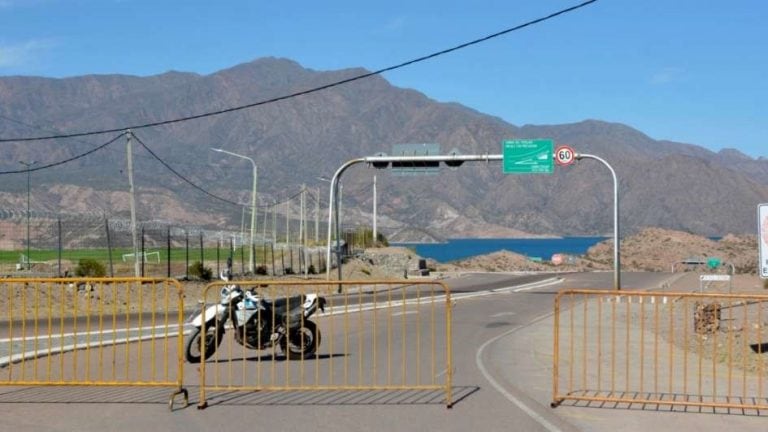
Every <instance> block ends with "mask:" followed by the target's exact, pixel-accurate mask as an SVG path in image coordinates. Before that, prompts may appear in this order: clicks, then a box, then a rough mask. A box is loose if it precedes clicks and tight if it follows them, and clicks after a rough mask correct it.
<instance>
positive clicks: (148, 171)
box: [0, 58, 768, 237]
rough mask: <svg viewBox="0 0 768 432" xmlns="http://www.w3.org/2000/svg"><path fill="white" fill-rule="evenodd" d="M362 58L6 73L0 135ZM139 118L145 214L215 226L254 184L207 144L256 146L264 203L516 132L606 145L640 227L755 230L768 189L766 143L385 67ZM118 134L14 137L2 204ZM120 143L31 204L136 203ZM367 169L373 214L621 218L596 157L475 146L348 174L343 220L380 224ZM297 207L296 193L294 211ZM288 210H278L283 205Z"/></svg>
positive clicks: (250, 86)
mask: <svg viewBox="0 0 768 432" xmlns="http://www.w3.org/2000/svg"><path fill="white" fill-rule="evenodd" d="M365 72H366V71H365V70H362V69H348V70H339V71H314V70H309V69H305V68H303V67H301V66H300V65H298V64H297V63H295V62H293V61H290V60H287V59H274V58H267V59H258V60H255V61H253V62H250V63H246V64H242V65H237V66H235V67H232V68H229V69H226V70H222V71H219V72H216V73H213V74H210V75H196V74H187V73H178V72H170V73H166V74H162V75H157V76H152V77H130V76H120V75H110V76H84V77H74V78H66V79H47V78H37V77H0V137H2V138H9V137H20V136H31V135H32V136H37V135H48V134H50V133H51V132H54V133H55V132H59V131H61V132H72V131H82V130H91V129H109V128H119V127H121V126H127V125H140V124H144V123H150V122H157V121H161V120H166V119H171V118H179V117H184V116H190V115H195V114H199V113H203V112H207V111H213V110H220V109H223V108H227V107H233V106H238V105H244V104H249V103H253V102H256V101H263V100H267V99H270V98H273V97H277V96H282V95H286V94H290V93H294V92H297V91H302V90H305V89H308V88H312V87H315V86H319V85H325V84H328V83H332V82H335V81H338V80H341V79H345V78H350V77H353V76H356V75H359V74H362V73H365ZM512 120H514V119H512ZM134 132H135V133H136V134H137V136H138V137H139V138H140V139H141V140H142V142H144V143H145V144H146V145H147V147H148V148H149V149H151V150H152V152H153V153H154V154H155V155H156V156H158V157H160V158H161V159H162V161H163V162H165V163H166V164H167V166H166V165H163V164H162V163H160V162H159V161H158V160H156V159H155V157H154V156H153V155H151V154H150V153H149V151H148V150H147V149H145V148H143V147H142V145H140V144H139V143H138V142H135V141H134V143H133V145H134V150H133V152H134V171H135V177H136V187H137V190H138V193H137V199H138V202H139V203H138V212H139V219H142V220H150V219H158V218H163V219H173V220H176V221H178V222H179V223H195V224H197V223H199V224H218V225H220V226H219V227H218V228H222V229H226V228H229V229H236V228H237V227H239V225H240V217H241V211H242V205H245V203H248V202H249V199H250V192H251V184H252V183H251V181H252V180H251V173H252V169H251V167H250V166H249V164H248V163H247V162H246V161H243V160H241V159H237V158H233V157H222V155H221V154H220V153H214V152H212V151H211V150H210V148H211V147H222V148H225V149H227V150H229V151H233V152H236V153H239V154H244V155H250V156H253V157H254V158H255V160H256V161H257V165H258V170H259V183H258V185H259V186H258V189H259V195H260V199H259V202H260V205H261V206H265V207H268V206H269V205H271V204H272V203H275V202H281V201H284V200H286V199H287V198H288V197H292V196H294V194H295V192H296V191H298V189H299V188H300V186H301V184H308V185H310V186H311V187H313V188H314V187H315V186H317V187H321V190H322V191H323V192H322V194H321V196H322V200H323V201H326V199H327V198H326V197H327V195H326V193H327V192H326V191H327V184H325V183H320V182H319V181H318V180H317V178H318V177H319V176H326V177H327V176H330V175H331V174H332V173H333V172H334V171H335V170H336V169H337V168H338V167H339V166H340V165H341V164H342V163H344V162H345V161H348V160H350V159H353V158H357V157H360V156H365V155H373V154H376V153H378V152H385V153H390V154H391V153H392V149H393V146H394V145H395V144H403V143H439V144H440V145H441V146H442V147H441V148H442V151H443V152H448V151H451V150H452V149H458V150H459V151H460V152H462V153H465V154H485V153H490V154H498V153H499V152H500V148H501V144H500V143H501V141H502V140H505V139H512V138H552V139H554V140H555V141H556V142H557V143H567V144H570V145H572V146H573V147H574V148H575V149H576V150H577V151H578V152H581V153H591V154H596V155H599V156H601V157H603V158H604V159H606V160H607V161H609V162H610V163H611V164H612V166H613V167H614V168H615V169H616V171H617V174H618V177H619V181H620V195H621V198H620V200H621V210H622V226H623V228H624V229H625V230H627V231H626V232H629V233H632V232H637V231H638V230H639V229H641V227H644V226H658V227H663V228H668V229H676V230H687V231H690V232H693V233H696V234H700V235H707V236H711V235H723V234H724V233H728V232H733V233H747V232H752V231H753V229H754V220H753V219H754V207H755V205H756V204H757V203H758V202H768V160H765V159H752V158H749V157H747V156H745V155H743V154H741V153H739V152H738V151H736V150H727V151H723V152H720V153H713V152H711V151H708V150H705V149H703V148H701V147H697V146H694V145H689V144H680V143H673V142H668V141H657V140H654V139H652V138H650V137H648V136H646V135H644V134H643V133H642V132H640V131H637V130H634V129H632V128H631V127H628V126H625V125H620V124H615V123H608V122H603V121H596V120H587V121H583V122H579V123H574V124H566V125H549V126H534V125H526V126H522V127H518V126H515V125H513V124H510V123H506V122H504V121H502V120H501V119H498V118H495V117H491V116H488V115H484V114H482V113H479V112H476V111H474V110H471V109H469V108H466V107H464V106H461V105H459V104H455V103H439V102H437V101H434V100H431V99H429V98H428V97H426V96H425V95H423V94H421V93H419V92H417V91H414V90H410V89H403V88H397V87H394V86H392V85H391V84H389V83H388V82H387V81H386V80H385V79H384V78H382V77H378V76H376V77H372V78H369V79H365V80H360V81H355V82H353V83H350V84H348V85H343V86H338V87H333V88H330V89H327V90H324V91H322V92H317V93H313V94H309V95H305V96H301V97H296V98H292V99H288V100H284V101H280V102H276V103H272V104H266V105H262V106H258V107H254V108H251V109H247V110H241V111H237V112H234V113H230V114H224V115H218V116H213V117H207V118H204V119H201V120H197V121H192V122H185V123H176V124H172V125H167V126H161V127H153V128H146V129H137V130H135V131H134ZM114 136H115V134H105V135H98V136H92V137H84V138H76V139H58V140H46V141H36V142H8V143H4V145H3V146H0V156H1V157H0V172H3V173H6V174H5V175H4V178H3V180H4V181H3V187H2V191H0V192H2V193H0V208H3V209H8V208H13V209H19V208H23V207H24V205H25V198H26V173H24V172H19V173H15V174H11V173H10V172H11V171H18V170H19V164H18V161H19V160H31V159H38V160H39V162H40V164H41V165H42V164H46V163H53V162H57V161H61V160H64V159H68V158H72V157H73V156H76V155H79V154H83V153H84V152H86V151H88V150H92V149H94V148H96V147H97V146H98V145H99V144H103V143H106V142H107V141H108V140H110V139H112V138H113V137H114ZM125 148H126V146H125V140H124V139H120V140H118V141H116V142H115V143H113V144H110V145H108V146H107V147H105V148H104V149H103V150H99V151H96V152H94V153H93V154H89V155H88V156H86V157H83V158H79V159H75V160H73V161H71V162H69V163H66V164H63V165H58V166H55V167H51V168H48V169H44V170H40V171H35V172H33V173H31V174H32V175H31V176H32V209H33V210H34V211H37V212H43V211H47V212H52V213H56V212H62V211H63V212H76V211H77V212H80V211H84V210H86V209H88V210H90V209H93V208H96V209H99V210H100V211H104V212H106V213H109V214H119V215H125V213H126V209H127V195H126V194H125V191H127V189H128V185H127V172H126V157H125V153H126V152H125ZM168 166H170V167H172V168H173V169H174V170H175V171H176V173H177V174H179V175H180V176H181V177H179V176H177V175H175V174H173V173H171V171H169V169H168ZM374 174H378V179H379V210H378V211H379V214H381V215H386V216H387V217H389V218H390V219H391V223H390V224H388V225H386V226H381V227H380V228H381V229H382V231H384V232H385V233H392V232H394V231H396V230H398V229H401V228H403V227H415V228H418V229H426V230H428V231H430V232H434V233H435V234H436V235H437V236H438V237H462V236H464V237H467V236H483V237H486V236H512V235H529V234H537V235H542V234H544V235H547V234H549V235H551V234H555V235H602V234H605V233H608V232H610V231H611V228H612V213H611V207H612V205H613V199H612V184H611V180H610V176H609V174H608V172H607V170H606V169H605V168H604V167H602V166H600V165H599V164H598V163H597V162H595V161H589V160H584V161H581V162H579V163H577V164H576V165H575V166H570V167H567V168H557V169H556V172H555V173H554V174H553V175H537V176H514V175H504V174H502V172H501V167H500V166H499V164H498V163H495V164H486V163H474V164H472V163H466V164H465V165H464V166H462V167H460V168H458V169H443V170H441V173H440V174H439V175H437V176H395V175H393V174H392V173H391V172H390V171H374V170H373V169H372V168H366V167H362V166H358V167H353V168H351V169H350V170H348V172H346V173H345V174H344V179H343V184H344V185H345V189H344V205H345V208H346V209H347V210H348V212H347V213H346V215H347V218H346V219H345V222H346V223H347V224H350V225H355V224H369V223H370V222H369V221H370V214H369V210H367V209H370V208H371V204H372V201H371V200H372V194H371V187H370V186H371V178H372V176H373V175H374ZM190 182H191V183H194V184H195V186H197V187H194V186H192V185H191V184H190ZM201 189H202V190H201ZM203 190H205V191H208V192H210V194H206V193H204V192H203ZM211 194H212V195H215V196H217V197H220V198H223V199H224V200H226V201H224V200H221V199H217V198H215V197H213V196H211ZM298 206H299V204H298V200H297V199H294V200H293V206H292V207H291V210H290V211H291V212H292V213H293V214H294V215H295V214H297V213H298ZM323 207H325V205H323ZM355 208H356V209H357V210H358V211H353V209H355ZM361 209H366V210H361ZM278 212H280V213H283V212H285V210H284V209H283V207H278ZM221 225H226V226H221Z"/></svg>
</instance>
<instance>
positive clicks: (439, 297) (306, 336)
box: [185, 281, 453, 408]
mask: <svg viewBox="0 0 768 432" xmlns="http://www.w3.org/2000/svg"><path fill="white" fill-rule="evenodd" d="M234 283H236V284H237V285H238V286H239V287H240V288H241V289H242V290H243V292H246V291H247V292H249V293H253V295H254V296H257V297H258V298H256V297H251V299H250V300H249V301H248V302H246V301H242V302H240V303H239V304H240V305H242V306H241V307H239V306H237V304H238V301H234V302H230V301H228V300H227V299H228V298H229V299H231V298H232V297H227V296H228V295H229V294H228V293H229V292H231V289H230V288H229V287H227V283H225V282H218V283H213V284H210V285H208V286H207V287H206V288H205V289H204V291H203V294H202V299H201V310H204V309H208V311H209V315H207V316H206V317H207V320H208V322H207V323H206V322H204V321H203V320H201V321H199V322H198V323H197V327H195V326H192V325H190V324H189V323H188V324H187V330H186V332H187V334H186V336H185V339H186V341H185V355H186V356H187V358H188V360H192V361H193V362H197V361H200V362H201V363H200V367H199V371H200V401H199V405H198V408H205V407H206V406H207V404H208V402H207V399H206V398H207V393H209V392H213V391H226V392H231V391H318V390H327V391H358V390H437V391H444V392H445V403H446V405H447V406H449V407H450V406H451V405H452V399H451V381H452V373H453V372H452V363H451V300H450V291H449V290H448V288H447V287H446V286H445V285H444V284H443V283H440V282H433V281H430V282H417V283H411V282H410V281H394V282H393V281H344V282H339V281H334V282H325V281H323V282H319V281H299V282H289V281H281V282H275V281H236V282H234ZM312 294H316V295H318V296H320V297H322V298H323V299H324V301H325V304H324V305H323V306H324V309H325V311H324V312H323V311H321V310H317V311H313V312H312V314H309V315H308V314H304V313H302V312H299V313H294V314H291V313H285V311H286V310H287V309H286V303H287V304H288V305H289V307H288V309H291V308H294V309H293V310H294V311H302V310H304V308H305V307H306V308H310V309H312V308H313V306H312V304H313V301H314V302H316V303H315V304H316V305H317V306H319V305H320V304H321V302H323V300H320V298H319V297H318V298H316V299H314V298H313V296H312ZM243 295H244V294H243ZM249 295H250V294H249ZM222 299H224V301H222ZM262 301H264V303H261V302H262ZM228 304H232V305H233V306H232V307H228V306H227V305H228ZM259 305H260V306H259ZM233 317H234V319H233ZM198 328H199V331H200V334H207V335H208V336H207V337H206V338H202V337H199V338H195V337H194V336H195V335H197V334H198ZM206 358H207V360H205V359H206Z"/></svg>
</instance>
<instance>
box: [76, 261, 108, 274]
mask: <svg viewBox="0 0 768 432" xmlns="http://www.w3.org/2000/svg"><path fill="white" fill-rule="evenodd" d="M106 275H107V269H106V268H105V267H104V264H102V263H100V262H98V261H96V260H95V259H91V258H81V259H80V261H78V262H77V267H75V276H77V277H104V276H106Z"/></svg>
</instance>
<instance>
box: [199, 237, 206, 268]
mask: <svg viewBox="0 0 768 432" xmlns="http://www.w3.org/2000/svg"><path fill="white" fill-rule="evenodd" d="M203 251H204V249H203V232H202V231H200V268H205V257H203Z"/></svg>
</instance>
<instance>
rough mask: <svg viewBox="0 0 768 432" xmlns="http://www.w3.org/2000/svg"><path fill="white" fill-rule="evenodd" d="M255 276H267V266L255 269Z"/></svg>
mask: <svg viewBox="0 0 768 432" xmlns="http://www.w3.org/2000/svg"><path fill="white" fill-rule="evenodd" d="M256 274H257V275H262V276H266V275H267V266H265V265H260V266H257V267H256Z"/></svg>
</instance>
